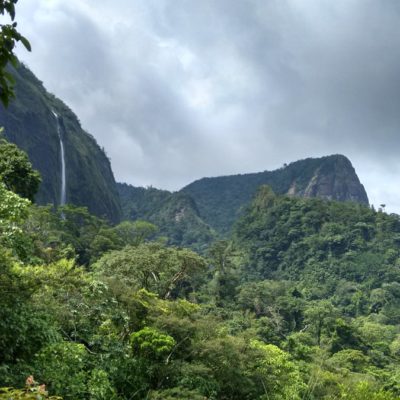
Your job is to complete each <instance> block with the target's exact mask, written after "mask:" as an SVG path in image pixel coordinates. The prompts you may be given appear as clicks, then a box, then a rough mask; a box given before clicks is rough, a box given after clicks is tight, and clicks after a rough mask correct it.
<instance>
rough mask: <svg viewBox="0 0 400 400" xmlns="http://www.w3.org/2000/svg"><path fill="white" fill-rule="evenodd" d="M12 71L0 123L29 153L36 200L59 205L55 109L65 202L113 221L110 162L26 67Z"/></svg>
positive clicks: (115, 203) (115, 207) (116, 215)
mask: <svg viewBox="0 0 400 400" xmlns="http://www.w3.org/2000/svg"><path fill="white" fill-rule="evenodd" d="M12 74H13V75H14V77H15V80H16V87H15V92H16V99H15V100H14V101H12V102H11V104H10V106H9V108H8V109H4V107H1V108H0V126H3V127H4V128H5V135H6V137H7V139H8V140H10V141H11V142H13V143H15V144H17V145H18V146H19V147H20V148H21V149H23V150H25V151H26V152H27V153H28V155H29V158H30V159H31V161H32V164H33V166H34V168H36V169H37V170H39V172H40V173H41V175H42V184H41V187H40V189H39V192H38V194H37V196H36V200H37V202H38V203H39V204H47V203H52V204H59V203H60V192H61V154H60V141H59V137H58V127H57V119H56V118H55V116H54V114H53V112H55V113H57V114H58V116H59V124H60V125H59V127H60V134H61V137H62V139H63V142H64V148H65V165H66V198H67V202H68V203H72V204H75V205H78V206H87V207H88V208H89V210H90V212H91V213H93V214H95V215H98V216H101V217H106V218H107V219H109V220H111V221H118V220H119V219H120V213H121V209H120V204H119V198H118V193H117V190H116V185H115V180H114V176H113V173H112V170H111V166H110V161H109V160H108V158H107V156H106V155H105V154H104V152H103V151H102V150H101V149H100V147H99V146H98V144H97V143H96V141H95V139H94V138H93V137H92V136H91V135H89V134H88V133H86V132H85V131H84V130H83V129H82V127H81V125H80V123H79V120H78V118H77V117H76V115H75V114H74V113H73V112H72V111H71V110H70V109H69V108H68V107H67V106H66V105H65V104H64V103H63V102H62V101H61V100H59V99H57V98H56V97H55V96H53V95H51V94H50V93H48V92H47V91H46V89H45V88H44V87H43V85H42V83H41V82H40V81H39V80H38V79H37V78H36V77H35V76H34V75H33V74H32V72H30V71H29V70H28V69H27V68H26V67H24V66H23V65H21V66H20V67H19V68H18V69H17V70H13V71H12Z"/></svg>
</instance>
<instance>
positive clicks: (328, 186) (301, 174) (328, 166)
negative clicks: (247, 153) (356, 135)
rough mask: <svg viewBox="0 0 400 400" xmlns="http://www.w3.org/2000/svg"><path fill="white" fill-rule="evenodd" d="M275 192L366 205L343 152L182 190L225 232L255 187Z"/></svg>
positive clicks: (205, 180) (201, 213)
mask: <svg viewBox="0 0 400 400" xmlns="http://www.w3.org/2000/svg"><path fill="white" fill-rule="evenodd" d="M260 185H269V186H271V187H272V189H273V191H274V192H275V193H277V194H287V195H292V196H300V197H320V198H324V199H328V200H338V201H354V202H358V203H361V204H365V205H368V197H367V193H366V192H365V189H364V187H363V185H362V184H361V183H360V180H359V179H358V176H357V174H356V172H355V170H354V168H353V166H352V164H351V162H350V161H349V160H348V159H347V158H346V157H345V156H343V155H332V156H327V157H322V158H308V159H305V160H300V161H296V162H293V163H291V164H289V165H287V166H285V167H284V168H280V169H278V170H275V171H264V172H259V173H254V174H243V175H231V176H222V177H216V178H203V179H200V180H198V181H195V182H193V183H191V184H190V185H188V186H186V187H184V188H183V189H182V192H183V193H186V194H188V195H190V196H191V197H193V198H194V199H195V200H196V204H197V207H198V210H199V216H200V217H201V218H202V219H203V220H204V221H205V222H206V223H207V224H209V225H210V226H212V227H213V228H214V229H215V230H217V231H218V232H220V233H226V232H228V231H229V230H230V229H231V227H232V225H233V223H234V222H235V221H236V219H237V218H238V217H239V215H240V214H241V212H242V210H243V207H244V206H246V205H247V204H248V203H249V202H250V200H251V198H252V197H253V195H254V194H255V192H256V190H257V188H258V187H259V186H260Z"/></svg>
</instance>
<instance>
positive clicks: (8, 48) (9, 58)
mask: <svg viewBox="0 0 400 400" xmlns="http://www.w3.org/2000/svg"><path fill="white" fill-rule="evenodd" d="M17 1H18V0H0V14H1V15H8V16H9V17H10V19H11V23H9V24H0V101H1V102H2V103H3V105H5V106H8V103H9V102H10V99H11V98H13V97H14V78H13V76H12V75H11V74H10V73H9V72H8V71H7V70H6V68H7V66H8V64H9V63H11V65H13V66H14V67H16V66H17V65H18V59H17V57H16V56H15V54H14V48H15V45H16V44H17V42H21V43H22V44H23V45H24V46H25V48H26V49H27V50H28V51H31V45H30V43H29V41H28V40H27V39H26V38H25V37H24V36H22V35H21V34H20V33H19V32H18V31H17V23H16V22H14V19H15V4H16V3H17Z"/></svg>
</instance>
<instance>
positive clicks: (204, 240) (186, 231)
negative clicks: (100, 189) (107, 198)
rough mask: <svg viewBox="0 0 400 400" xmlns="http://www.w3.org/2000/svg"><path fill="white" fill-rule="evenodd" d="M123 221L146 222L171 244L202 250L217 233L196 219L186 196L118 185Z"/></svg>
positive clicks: (195, 213)
mask: <svg viewBox="0 0 400 400" xmlns="http://www.w3.org/2000/svg"><path fill="white" fill-rule="evenodd" d="M117 188H118V193H119V195H120V199H121V207H122V215H123V219H124V220H130V221H135V220H145V221H149V222H151V223H153V224H155V225H156V226H157V227H158V231H157V236H163V237H165V238H166V239H167V242H168V243H169V244H170V245H175V246H186V247H190V248H193V249H196V250H197V251H204V250H205V249H206V248H207V246H208V245H209V244H210V243H211V242H212V241H213V240H215V239H216V237H217V234H216V232H215V231H214V230H213V229H212V228H211V227H210V226H208V225H207V224H206V223H205V222H204V221H202V219H201V218H200V217H199V211H198V210H197V205H196V202H195V200H194V199H193V198H192V197H190V196H189V195H187V194H185V193H180V192H175V193H171V192H169V191H167V190H159V189H155V188H142V187H134V186H131V185H127V184H124V183H118V184H117Z"/></svg>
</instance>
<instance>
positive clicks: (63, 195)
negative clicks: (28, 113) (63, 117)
mask: <svg viewBox="0 0 400 400" xmlns="http://www.w3.org/2000/svg"><path fill="white" fill-rule="evenodd" d="M52 113H53V115H54V117H55V118H56V121H57V133H58V139H59V141H60V153H61V190H60V206H63V205H65V203H66V200H67V194H66V178H65V176H66V174H65V153H64V143H63V140H62V137H61V127H60V121H59V118H58V115H57V113H56V112H55V111H52Z"/></svg>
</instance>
